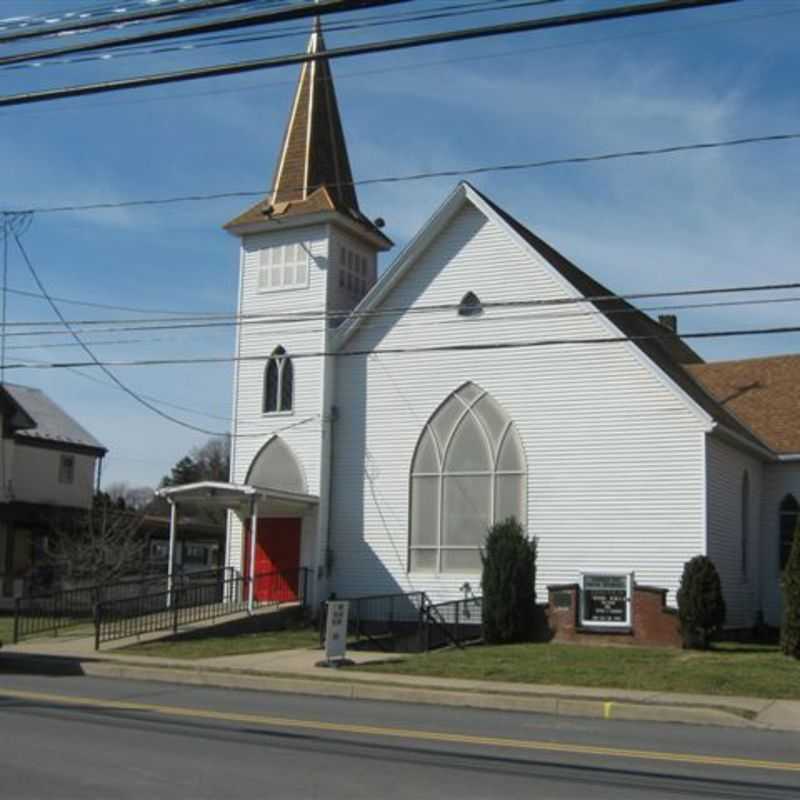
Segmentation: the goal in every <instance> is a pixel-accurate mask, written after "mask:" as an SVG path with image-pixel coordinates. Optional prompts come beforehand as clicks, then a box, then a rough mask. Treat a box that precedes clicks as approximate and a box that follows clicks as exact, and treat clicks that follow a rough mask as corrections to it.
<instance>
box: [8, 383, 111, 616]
mask: <svg viewBox="0 0 800 800" xmlns="http://www.w3.org/2000/svg"><path fill="white" fill-rule="evenodd" d="M0 413H2V417H3V441H2V449H1V450H0V586H1V587H2V588H1V589H0V604H2V605H9V604H10V603H12V602H13V598H14V596H15V595H17V594H19V593H20V592H21V591H22V588H23V586H24V582H25V579H26V578H28V577H29V576H30V575H31V572H32V569H33V567H34V564H35V563H36V561H37V558H38V557H39V556H40V554H41V547H42V542H43V537H44V536H46V535H47V532H48V528H47V517H48V515H52V513H53V512H54V511H64V510H86V509H88V508H90V506H91V504H92V497H93V495H94V492H95V487H96V484H97V476H98V472H99V465H100V462H101V459H102V458H103V456H104V455H105V453H106V448H105V447H103V445H101V444H100V442H98V441H97V439H95V438H94V437H93V436H92V435H91V434H90V433H89V432H88V431H87V430H86V429H85V428H83V427H82V426H81V425H79V424H78V423H77V422H76V421H75V420H74V419H73V418H72V417H70V416H69V415H68V414H67V413H66V412H65V411H64V410H63V409H61V408H60V407H59V406H57V405H56V404H55V403H54V402H53V401H52V400H51V399H50V398H49V397H48V396H47V395H46V394H45V393H44V392H43V391H41V389H34V388H31V387H28V386H17V385H15V384H10V383H4V384H2V385H0Z"/></svg>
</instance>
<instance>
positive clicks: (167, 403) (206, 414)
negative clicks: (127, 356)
mask: <svg viewBox="0 0 800 800" xmlns="http://www.w3.org/2000/svg"><path fill="white" fill-rule="evenodd" d="M28 360H29V361H32V362H33V363H39V364H46V363H47V362H46V361H39V360H37V359H35V358H31V357H30V356H28ZM67 372H70V373H72V374H73V375H77V376H78V377H80V378H84V379H85V380H87V381H91V382H92V383H96V384H98V385H99V386H106V387H107V388H109V389H115V390H119V386H117V384H116V383H111V381H104V380H103V379H102V378H97V377H95V376H94V375H90V374H89V373H88V372H83V371H82V370H80V369H75V368H74V367H72V368H70V369H68V370H67ZM140 394H141V395H142V397H144V398H145V399H147V400H152V401H153V402H154V403H158V405H161V406H165V407H166V408H174V409H176V410H177V411H186V412H187V413H189V414H197V416H199V417H208V418H209V419H216V420H219V421H221V422H232V421H233V420H232V419H231V417H223V416H221V415H219V414H211V413H210V412H208V411H201V410H200V409H198V408H192V407H190V406H182V405H178V404H177V403H172V402H170V401H169V400H164V399H163V398H161V397H154V396H153V395H151V394H145V393H144V392H141V393H140ZM225 435H226V436H227V435H228V434H227V433H226V434H225Z"/></svg>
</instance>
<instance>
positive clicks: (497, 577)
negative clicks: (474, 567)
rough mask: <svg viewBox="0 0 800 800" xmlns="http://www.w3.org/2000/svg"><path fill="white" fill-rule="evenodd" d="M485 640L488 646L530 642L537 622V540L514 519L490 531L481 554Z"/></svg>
mask: <svg viewBox="0 0 800 800" xmlns="http://www.w3.org/2000/svg"><path fill="white" fill-rule="evenodd" d="M481 560H482V561H483V575H482V577H481V589H482V592H483V618H482V627H483V638H484V641H486V643H487V644H506V643H508V642H521V641H525V640H526V639H530V638H531V637H532V635H533V632H534V627H535V619H536V616H535V615H536V540H529V539H528V538H527V537H526V536H525V531H524V530H523V529H522V525H520V524H519V522H517V520H516V519H514V517H509V518H508V519H506V520H503V522H498V523H496V524H495V525H493V526H492V527H491V528H490V529H489V534H488V536H487V537H486V546H485V549H484V551H483V552H482V553H481Z"/></svg>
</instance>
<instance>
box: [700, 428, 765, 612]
mask: <svg viewBox="0 0 800 800" xmlns="http://www.w3.org/2000/svg"><path fill="white" fill-rule="evenodd" d="M707 459H708V556H709V558H710V559H711V560H712V561H713V562H714V565H715V566H716V568H717V571H718V572H719V576H720V580H721V581H722V590H723V594H724V596H725V605H726V608H727V616H726V622H725V625H726V627H729V628H747V627H750V626H751V625H753V623H754V622H755V612H756V611H757V609H758V599H759V581H760V580H761V578H760V574H759V572H760V570H759V563H760V561H761V558H760V551H761V549H762V546H761V524H760V523H761V505H762V492H761V487H762V483H763V467H762V464H761V462H760V461H759V460H757V459H756V458H754V457H753V456H751V455H748V454H747V453H745V452H743V451H742V450H740V449H738V448H736V447H733V446H732V445H730V444H728V443H727V442H723V441H721V440H720V439H719V437H717V436H713V435H712V436H709V437H708V453H707ZM745 471H746V472H747V474H748V476H749V485H750V501H749V504H748V508H749V519H748V525H747V527H748V542H747V554H748V555H747V571H746V574H745V572H744V571H743V570H742V527H743V525H744V518H743V515H742V482H743V477H744V474H745Z"/></svg>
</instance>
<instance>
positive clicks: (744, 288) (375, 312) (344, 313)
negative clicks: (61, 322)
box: [7, 281, 800, 337]
mask: <svg viewBox="0 0 800 800" xmlns="http://www.w3.org/2000/svg"><path fill="white" fill-rule="evenodd" d="M794 289H800V282H796V281H795V282H791V283H765V284H743V285H738V286H722V287H705V288H700V289H674V290H669V291H659V292H632V293H628V294H604V295H581V296H580V297H563V298H548V299H544V300H543V299H539V298H537V299H533V300H530V299H525V298H521V299H516V300H494V301H486V302H483V303H482V304H481V305H482V307H483V308H484V309H494V308H503V309H508V308H514V309H525V308H548V307H563V306H572V305H582V304H585V303H594V304H599V303H613V302H620V301H623V302H630V301H636V300H656V299H663V298H667V297H697V296H707V295H715V294H744V293H751V292H778V291H788V290H794ZM789 300H790V301H791V300H794V298H789ZM743 302H748V301H743ZM766 302H770V301H766ZM774 302H783V299H777V300H775V301H774ZM708 305H712V304H708ZM460 307H461V306H460V304H459V303H436V304H428V305H411V306H408V305H406V306H387V307H383V308H378V309H367V308H365V309H358V308H355V309H352V310H347V309H337V310H321V311H301V312H274V313H272V314H264V313H246V314H229V315H210V316H200V315H198V316H197V317H194V318H188V319H179V320H178V322H177V324H176V325H174V326H173V325H163V324H162V323H164V322H170V320H169V318H153V319H149V320H113V319H102V320H96V319H95V320H93V319H83V320H67V322H68V323H69V324H70V325H73V326H79V325H83V326H90V327H91V329H92V331H93V332H95V333H98V332H103V333H110V332H126V333H127V332H131V331H159V330H180V329H182V328H187V329H189V330H193V329H195V328H200V327H215V326H222V325H224V326H229V325H235V324H262V325H268V324H281V323H297V322H309V321H315V320H328V319H342V318H348V319H350V320H355V319H363V318H367V319H369V318H374V317H391V316H397V315H400V314H409V315H418V314H427V313H432V312H442V311H458V309H459V308H460ZM669 307H670V308H676V307H678V306H674V305H672V306H669ZM630 310H631V311H636V310H639V309H636V308H633V307H631V309H630ZM626 311H627V309H625V308H624V307H623V308H621V309H617V308H615V309H612V310H611V312H610V313H614V314H620V313H625V312H626ZM127 323H133V324H132V325H130V326H127ZM44 324H47V323H43V322H41V321H40V320H36V321H32V320H25V321H19V320H17V321H14V322H9V323H7V325H8V327H16V328H20V327H36V326H41V325H44ZM101 325H112V326H114V327H110V328H107V329H104V328H100V327H93V326H101ZM59 330H60V328H59ZM293 330H295V331H297V330H298V328H296V327H294V328H293ZM299 330H301V331H302V329H299ZM79 332H86V331H79ZM52 333H54V331H52V330H41V329H40V330H35V331H24V332H21V333H20V332H17V333H14V332H12V333H9V334H8V336H9V337H11V336H38V335H48V334H52Z"/></svg>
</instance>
